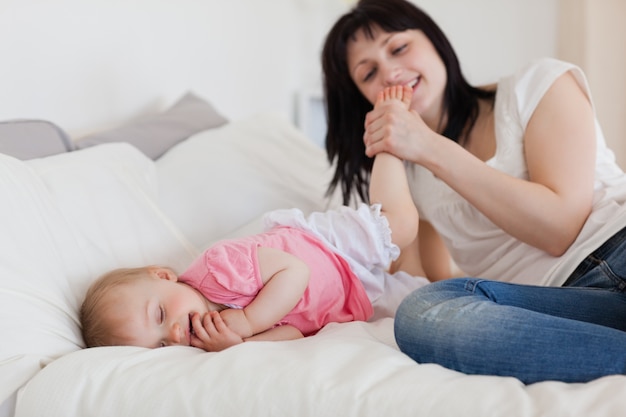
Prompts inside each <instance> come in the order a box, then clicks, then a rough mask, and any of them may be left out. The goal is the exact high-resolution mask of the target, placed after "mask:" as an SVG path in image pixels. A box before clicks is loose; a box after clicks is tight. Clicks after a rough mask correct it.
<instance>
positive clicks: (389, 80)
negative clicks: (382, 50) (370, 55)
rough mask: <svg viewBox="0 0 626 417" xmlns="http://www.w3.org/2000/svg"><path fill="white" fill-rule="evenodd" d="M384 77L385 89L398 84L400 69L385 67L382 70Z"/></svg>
mask: <svg viewBox="0 0 626 417" xmlns="http://www.w3.org/2000/svg"><path fill="white" fill-rule="evenodd" d="M380 71H381V73H382V75H383V78H382V80H383V84H384V86H385V87H390V86H392V85H396V84H398V81H399V80H400V68H398V67H396V66H391V65H384V66H382V67H381V69H380Z"/></svg>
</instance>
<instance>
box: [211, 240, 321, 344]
mask: <svg viewBox="0 0 626 417" xmlns="http://www.w3.org/2000/svg"><path fill="white" fill-rule="evenodd" d="M258 260H259V268H260V271H261V279H262V280H263V283H264V285H263V288H262V289H261V290H260V291H259V293H258V294H257V296H256V297H255V298H254V300H253V301H252V302H251V303H250V304H248V305H247V306H246V307H245V308H244V309H242V310H235V309H228V310H223V311H222V312H221V316H222V318H223V319H224V321H225V322H226V324H227V325H228V327H229V328H230V329H232V330H233V331H234V332H235V333H237V334H238V335H240V336H241V337H242V338H243V339H247V338H250V337H251V336H253V335H256V334H259V333H261V332H264V331H266V330H268V329H271V328H272V327H273V326H274V325H275V324H276V323H278V321H280V320H281V319H282V318H283V317H285V316H286V315H287V313H289V312H290V311H291V310H292V309H293V308H294V307H295V306H296V304H297V303H298V301H300V298H302V295H303V294H304V290H305V289H306V287H307V285H308V284H309V267H308V266H307V265H306V264H305V263H304V262H303V261H302V260H300V259H299V258H297V257H295V256H294V255H291V254H290V253H287V252H284V251H282V250H278V249H273V248H266V247H260V248H259V249H258Z"/></svg>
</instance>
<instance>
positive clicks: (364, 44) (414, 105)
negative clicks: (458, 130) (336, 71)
mask: <svg viewBox="0 0 626 417" xmlns="http://www.w3.org/2000/svg"><path fill="white" fill-rule="evenodd" d="M372 29H373V31H372V35H373V36H372V37H369V36H367V35H366V33H365V31H364V30H363V29H360V30H358V31H357V32H356V33H355V35H354V38H353V39H352V40H351V41H350V42H349V43H348V48H347V63H348V69H349V71H350V77H351V78H352V80H353V81H354V83H355V84H356V86H357V87H358V89H359V91H361V94H363V96H364V97H365V98H366V99H367V100H368V101H369V102H370V103H372V104H373V103H374V102H375V101H376V96H377V95H378V92H379V91H381V90H383V89H384V88H385V87H388V86H392V85H409V86H410V87H411V88H412V89H413V100H412V102H411V109H412V110H415V111H417V112H418V113H419V114H420V115H421V116H422V117H423V118H425V119H431V118H434V120H437V121H438V120H440V117H439V116H440V112H441V108H442V104H443V97H444V91H445V87H446V82H447V73H446V68H445V65H444V63H443V61H442V59H441V57H440V56H439V54H438V53H437V50H436V49H435V47H434V46H433V44H432V42H431V41H430V40H429V39H428V37H427V36H426V35H425V34H424V32H422V31H421V30H415V29H411V30H406V31H403V32H392V33H389V32H384V31H383V30H381V29H380V28H379V27H373V28H372Z"/></svg>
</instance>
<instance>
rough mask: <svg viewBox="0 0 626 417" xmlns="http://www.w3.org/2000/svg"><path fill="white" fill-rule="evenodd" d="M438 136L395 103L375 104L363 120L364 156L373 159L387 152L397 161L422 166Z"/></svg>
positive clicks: (392, 101) (417, 116)
mask: <svg viewBox="0 0 626 417" xmlns="http://www.w3.org/2000/svg"><path fill="white" fill-rule="evenodd" d="M439 139H440V137H439V135H438V134H437V133H436V132H434V131H432V130H431V129H430V128H429V127H428V126H427V125H426V123H425V122H424V120H422V118H421V117H420V115H419V114H418V113H417V112H415V111H411V110H407V109H406V108H405V107H404V105H403V104H402V103H401V102H399V101H397V100H387V101H383V102H380V101H379V102H377V103H376V105H375V106H374V109H373V110H372V111H370V112H369V113H368V114H367V115H366V117H365V133H364V135H363V142H364V143H365V153H366V154H367V156H369V157H373V156H374V155H376V154H379V153H381V152H388V153H390V154H393V155H395V156H397V157H398V158H400V159H404V160H408V161H411V162H413V163H416V164H422V163H423V160H424V159H425V158H426V155H427V153H428V152H429V149H431V148H432V147H433V146H434V145H435V143H436V141H437V140H439Z"/></svg>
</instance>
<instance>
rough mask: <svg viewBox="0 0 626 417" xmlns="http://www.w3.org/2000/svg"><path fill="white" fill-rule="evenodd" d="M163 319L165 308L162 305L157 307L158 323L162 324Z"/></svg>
mask: <svg viewBox="0 0 626 417" xmlns="http://www.w3.org/2000/svg"><path fill="white" fill-rule="evenodd" d="M164 321H165V310H164V309H163V307H159V324H163V322H164Z"/></svg>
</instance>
